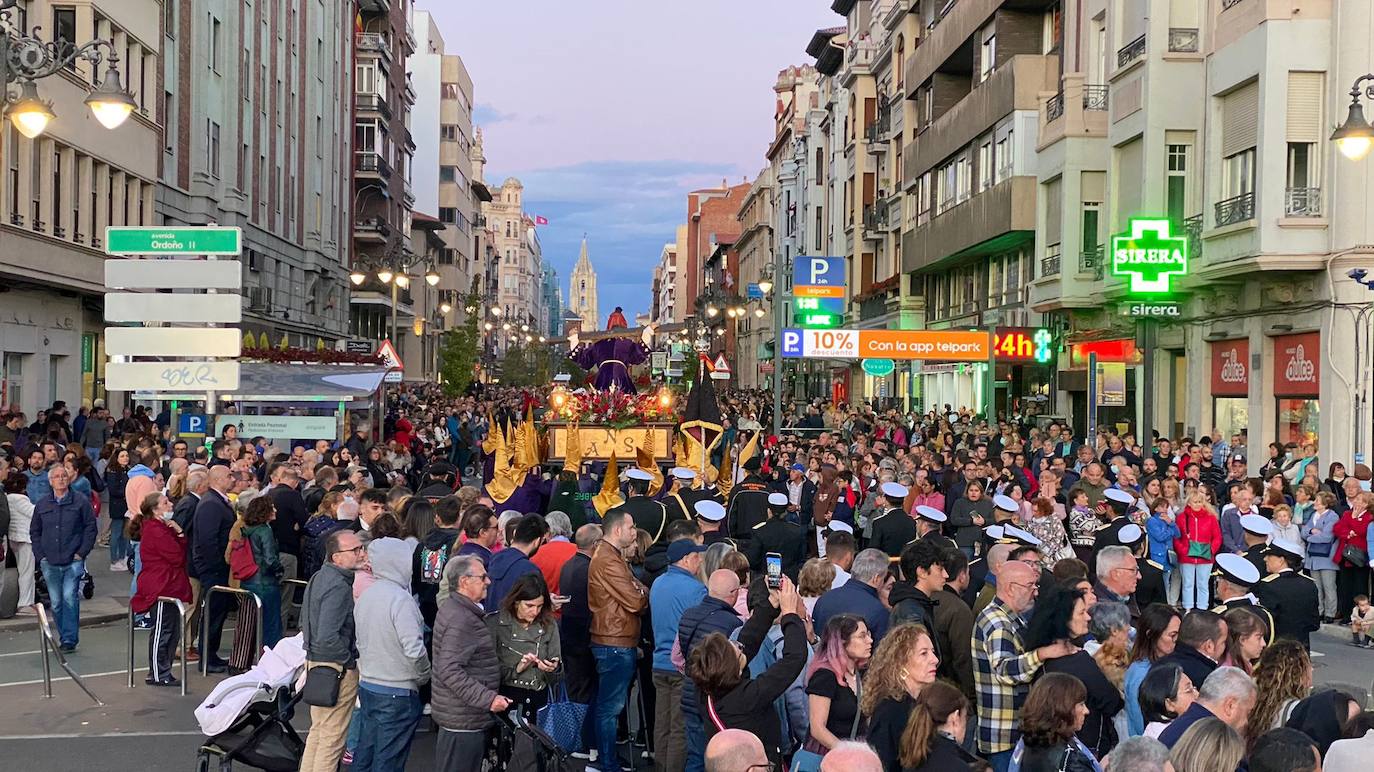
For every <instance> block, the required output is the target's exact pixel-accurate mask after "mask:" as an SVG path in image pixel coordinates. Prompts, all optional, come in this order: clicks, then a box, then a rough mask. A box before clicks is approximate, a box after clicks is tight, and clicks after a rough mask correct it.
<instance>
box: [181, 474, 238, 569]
mask: <svg viewBox="0 0 1374 772" xmlns="http://www.w3.org/2000/svg"><path fill="white" fill-rule="evenodd" d="M191 527H192V531H193V532H194V533H195V538H194V539H193V540H192V542H191V564H192V567H193V568H194V569H195V572H196V576H197V577H200V578H201V581H202V582H203V581H204V580H205V577H216V576H228V574H229V564H228V563H226V562H225V560H224V551H225V550H226V549H228V548H229V529H231V528H233V527H234V508H233V507H231V506H229V502H228V500H226V499H225V498H224V496H222V495H220V493H219V492H218V491H214V490H211V491H207V492H206V493H205V496H204V498H202V499H201V500H200V502H199V503H198V504H196V517H195V520H194V521H193V525H192V526H191Z"/></svg>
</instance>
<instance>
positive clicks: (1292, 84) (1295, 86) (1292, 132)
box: [1288, 72, 1325, 142]
mask: <svg viewBox="0 0 1374 772" xmlns="http://www.w3.org/2000/svg"><path fill="white" fill-rule="evenodd" d="M1324 81H1325V73H1321V72H1290V73H1288V141H1289V142H1320V141H1321V132H1322V85H1323V83H1324Z"/></svg>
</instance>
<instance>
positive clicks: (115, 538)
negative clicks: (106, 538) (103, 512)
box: [110, 517, 129, 563]
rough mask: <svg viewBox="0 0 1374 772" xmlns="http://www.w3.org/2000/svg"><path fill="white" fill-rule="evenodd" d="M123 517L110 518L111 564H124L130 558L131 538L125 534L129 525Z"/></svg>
mask: <svg viewBox="0 0 1374 772" xmlns="http://www.w3.org/2000/svg"><path fill="white" fill-rule="evenodd" d="M128 522H129V521H128V520H125V519H124V518H123V517H112V518H110V562H111V563H123V562H124V560H125V559H126V558H128V557H129V537H128V536H127V535H125V533H124V526H125V524H126V523H128Z"/></svg>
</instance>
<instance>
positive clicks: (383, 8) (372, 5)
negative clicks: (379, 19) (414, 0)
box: [358, 0, 391, 13]
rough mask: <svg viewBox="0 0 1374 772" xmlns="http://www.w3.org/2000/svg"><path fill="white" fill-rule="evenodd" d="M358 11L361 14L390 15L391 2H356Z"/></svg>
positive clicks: (359, 0)
mask: <svg viewBox="0 0 1374 772" xmlns="http://www.w3.org/2000/svg"><path fill="white" fill-rule="evenodd" d="M358 10H359V11H360V12H362V13H390V12H391V0H358Z"/></svg>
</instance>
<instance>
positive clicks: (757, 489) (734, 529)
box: [724, 474, 769, 541]
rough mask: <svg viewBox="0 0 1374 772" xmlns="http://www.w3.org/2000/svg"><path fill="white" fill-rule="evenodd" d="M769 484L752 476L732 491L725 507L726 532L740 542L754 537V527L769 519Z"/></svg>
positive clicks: (754, 475)
mask: <svg viewBox="0 0 1374 772" xmlns="http://www.w3.org/2000/svg"><path fill="white" fill-rule="evenodd" d="M768 494H769V490H768V483H766V482H764V481H763V478H762V477H759V476H758V475H756V474H751V475H749V476H748V477H746V478H744V480H743V481H742V482H741V483H740V484H739V485H736V486H735V487H734V489H733V490H731V491H730V503H729V504H728V505H726V507H725V526H724V528H725V531H726V532H727V533H728V534H729V536H730V538H732V539H736V540H738V541H743V540H745V539H748V538H749V537H750V536H752V535H753V531H754V526H756V525H758V524H759V523H762V522H763V521H765V520H767V519H768Z"/></svg>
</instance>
